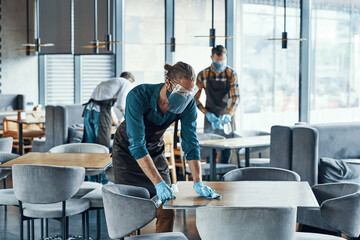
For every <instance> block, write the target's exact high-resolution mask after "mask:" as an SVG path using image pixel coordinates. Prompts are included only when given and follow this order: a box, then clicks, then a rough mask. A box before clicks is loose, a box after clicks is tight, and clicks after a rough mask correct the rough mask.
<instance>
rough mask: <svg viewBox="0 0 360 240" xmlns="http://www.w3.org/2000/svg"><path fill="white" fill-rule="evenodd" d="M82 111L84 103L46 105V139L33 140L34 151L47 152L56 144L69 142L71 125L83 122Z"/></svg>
mask: <svg viewBox="0 0 360 240" xmlns="http://www.w3.org/2000/svg"><path fill="white" fill-rule="evenodd" d="M82 112H83V106H82V105H66V106H46V107H45V116H46V120H45V121H46V122H45V126H46V128H45V139H40V140H34V141H33V143H32V150H33V152H47V151H49V149H50V148H52V147H54V146H58V145H61V144H65V143H69V127H70V126H72V125H78V124H83V122H84V120H83V117H82Z"/></svg>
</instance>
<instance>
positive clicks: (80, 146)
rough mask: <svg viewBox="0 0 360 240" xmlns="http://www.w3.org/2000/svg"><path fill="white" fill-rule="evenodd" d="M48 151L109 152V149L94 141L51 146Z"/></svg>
mask: <svg viewBox="0 0 360 240" xmlns="http://www.w3.org/2000/svg"><path fill="white" fill-rule="evenodd" d="M49 153H109V149H108V148H107V147H105V146H103V145H100V144H95V143H69V144H63V145H59V146H56V147H53V148H51V149H50V150H49Z"/></svg>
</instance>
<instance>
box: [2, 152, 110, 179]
mask: <svg viewBox="0 0 360 240" xmlns="http://www.w3.org/2000/svg"><path fill="white" fill-rule="evenodd" d="M110 155H111V154H110V153H40V152H36V153H35V152H32V153H27V154H24V155H22V156H20V157H18V158H15V159H13V160H11V161H8V162H6V163H4V164H1V165H0V169H5V170H11V167H12V166H13V165H14V164H30V165H49V166H66V167H83V168H85V171H86V175H91V173H94V172H95V173H97V172H105V171H106V169H107V168H108V167H110V166H111V163H112V158H111V157H110Z"/></svg>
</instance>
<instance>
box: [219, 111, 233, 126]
mask: <svg viewBox="0 0 360 240" xmlns="http://www.w3.org/2000/svg"><path fill="white" fill-rule="evenodd" d="M229 122H231V115H230V114H229V113H225V114H224V115H222V116H221V123H222V124H227V123H229Z"/></svg>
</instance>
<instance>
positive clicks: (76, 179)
mask: <svg viewBox="0 0 360 240" xmlns="http://www.w3.org/2000/svg"><path fill="white" fill-rule="evenodd" d="M12 174H13V185H14V193H15V197H16V198H17V199H18V200H19V211H20V239H23V237H24V233H23V221H27V220H28V221H32V220H34V219H49V218H53V219H61V229H62V232H61V234H62V239H66V237H67V236H68V228H67V224H68V221H69V220H68V217H69V216H73V215H77V214H84V213H85V214H87V210H88V209H89V208H90V203H89V201H88V200H85V199H73V198H71V197H72V196H74V194H75V193H76V192H77V191H78V190H79V188H80V186H81V184H82V182H83V181H84V177H85V169H84V168H81V167H58V166H40V165H13V167H12ZM83 216H84V215H83ZM83 220H84V217H83ZM41 221H42V220H41ZM28 227H29V225H28ZM83 234H84V235H85V231H84V222H83ZM32 235H33V236H32V239H34V238H35V237H34V231H32Z"/></svg>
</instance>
